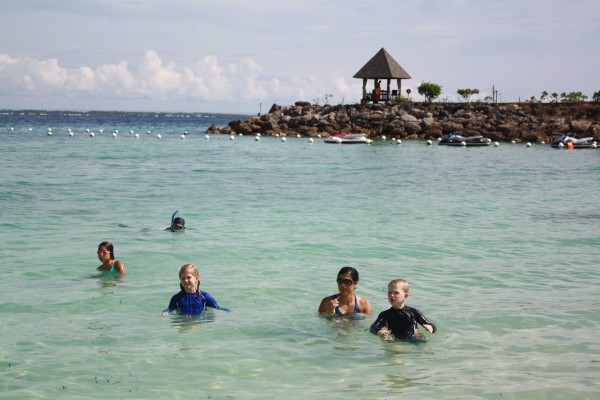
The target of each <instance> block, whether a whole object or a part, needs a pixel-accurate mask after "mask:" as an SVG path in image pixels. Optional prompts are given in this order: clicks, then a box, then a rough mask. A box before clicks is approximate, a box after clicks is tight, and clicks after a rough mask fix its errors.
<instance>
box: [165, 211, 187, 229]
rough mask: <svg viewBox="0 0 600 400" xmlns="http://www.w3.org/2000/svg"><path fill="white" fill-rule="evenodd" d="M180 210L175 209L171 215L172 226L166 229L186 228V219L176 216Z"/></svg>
mask: <svg viewBox="0 0 600 400" xmlns="http://www.w3.org/2000/svg"><path fill="white" fill-rule="evenodd" d="M178 212H179V210H177V211H175V212H174V213H173V215H171V226H170V227H168V228H167V229H166V230H169V231H180V230H182V229H185V220H184V219H183V218H181V217H175V216H176V215H177V213H178Z"/></svg>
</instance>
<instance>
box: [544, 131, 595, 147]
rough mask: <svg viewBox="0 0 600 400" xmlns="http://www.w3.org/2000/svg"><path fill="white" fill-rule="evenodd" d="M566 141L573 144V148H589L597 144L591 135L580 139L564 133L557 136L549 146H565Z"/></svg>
mask: <svg viewBox="0 0 600 400" xmlns="http://www.w3.org/2000/svg"><path fill="white" fill-rule="evenodd" d="M568 143H571V144H573V148H574V149H589V148H592V147H595V146H596V145H597V143H596V141H595V140H594V138H593V137H585V138H581V139H576V138H574V137H573V136H570V135H569V134H566V135H560V136H558V137H557V138H556V139H554V140H553V141H552V143H551V144H550V146H551V147H554V148H555V149H557V148H560V147H567V144H568Z"/></svg>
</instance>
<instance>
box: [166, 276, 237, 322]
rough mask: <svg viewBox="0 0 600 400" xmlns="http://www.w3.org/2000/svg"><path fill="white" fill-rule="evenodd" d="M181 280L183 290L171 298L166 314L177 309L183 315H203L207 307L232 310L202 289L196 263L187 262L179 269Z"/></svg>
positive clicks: (180, 284)
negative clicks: (219, 303)
mask: <svg viewBox="0 0 600 400" xmlns="http://www.w3.org/2000/svg"><path fill="white" fill-rule="evenodd" d="M179 281H180V283H179V287H180V288H181V291H180V292H179V293H177V294H176V295H175V296H173V297H172V298H171V301H170V302H169V307H168V308H166V309H165V310H164V311H163V313H162V314H163V315H164V316H167V315H169V313H170V312H173V311H175V310H177V312H178V313H179V314H183V315H202V314H203V313H204V310H206V307H211V308H216V309H217V310H223V311H230V310H229V309H228V308H223V307H220V306H219V305H218V304H217V301H216V300H215V299H214V298H213V297H212V296H211V295H210V294H209V293H208V292H202V291H200V274H199V273H198V269H197V268H196V267H195V266H194V265H192V264H185V265H183V266H182V267H181V268H180V269H179Z"/></svg>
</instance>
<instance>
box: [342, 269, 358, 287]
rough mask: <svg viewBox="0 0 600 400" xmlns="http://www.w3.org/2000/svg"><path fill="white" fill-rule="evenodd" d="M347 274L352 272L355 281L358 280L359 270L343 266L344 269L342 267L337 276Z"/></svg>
mask: <svg viewBox="0 0 600 400" xmlns="http://www.w3.org/2000/svg"><path fill="white" fill-rule="evenodd" d="M346 274H350V276H351V277H352V280H353V281H354V283H356V282H358V271H357V270H356V269H355V268H352V267H343V268H342V269H340V272H338V274H337V276H338V278H339V277H340V275H346Z"/></svg>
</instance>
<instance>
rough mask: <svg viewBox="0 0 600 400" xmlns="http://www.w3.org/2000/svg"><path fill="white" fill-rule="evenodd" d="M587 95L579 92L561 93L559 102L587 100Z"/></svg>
mask: <svg viewBox="0 0 600 400" xmlns="http://www.w3.org/2000/svg"><path fill="white" fill-rule="evenodd" d="M587 98H588V97H587V96H586V95H585V94H583V93H581V92H571V93H564V92H563V93H561V94H560V102H561V103H580V102H582V101H586V100H587Z"/></svg>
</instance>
